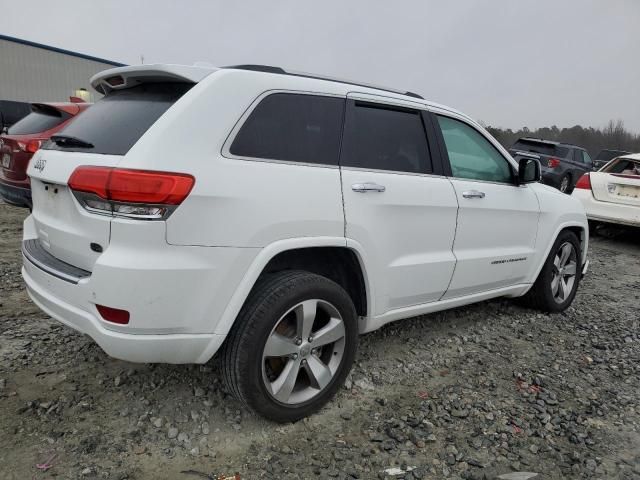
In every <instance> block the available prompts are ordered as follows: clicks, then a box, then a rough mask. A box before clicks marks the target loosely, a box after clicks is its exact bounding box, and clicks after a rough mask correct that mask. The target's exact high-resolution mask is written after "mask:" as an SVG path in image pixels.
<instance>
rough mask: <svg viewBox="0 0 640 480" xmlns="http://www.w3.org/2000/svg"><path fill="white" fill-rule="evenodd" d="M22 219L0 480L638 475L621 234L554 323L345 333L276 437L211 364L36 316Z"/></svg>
mask: <svg viewBox="0 0 640 480" xmlns="http://www.w3.org/2000/svg"><path fill="white" fill-rule="evenodd" d="M25 215H26V211H24V210H21V209H17V208H13V207H9V206H7V205H3V204H0V477H1V478H2V479H26V478H36V479H41V478H42V479H44V478H86V479H89V478H107V479H125V478H126V479H145V478H154V479H156V478H172V479H181V478H184V479H187V480H188V479H189V478H194V479H195V478H211V479H213V478H217V477H218V476H219V475H232V474H234V473H235V472H238V473H239V474H240V476H241V478H243V479H245V478H248V479H253V478H271V479H307V478H322V479H324V478H338V479H340V478H342V479H350V478H360V479H369V478H373V479H376V478H395V479H401V478H404V479H413V478H464V479H483V478H486V479H493V478H500V477H498V476H499V475H503V474H506V473H509V472H525V471H526V472H535V473H538V476H537V477H536V478H539V479H554V478H606V479H609V478H624V479H632V478H633V479H640V430H639V428H640V395H639V392H640V388H639V383H638V382H639V380H640V378H639V377H640V367H639V360H640V330H639V329H638V324H639V322H640V308H639V305H640V303H639V298H640V241H639V240H640V234H639V232H637V231H629V232H626V233H623V234H620V235H617V236H614V237H612V238H609V237H606V236H596V237H595V238H594V239H593V243H592V245H591V251H590V258H591V273H590V274H589V275H588V276H587V277H586V278H585V280H584V281H583V283H582V285H581V288H580V290H579V292H578V296H577V298H576V301H575V302H574V305H573V307H571V308H570V309H568V310H567V311H566V312H565V313H563V314H559V315H546V314H541V313H538V312H536V311H532V310H528V309H525V308H522V307H520V306H518V305H517V304H516V303H514V302H512V301H507V300H497V301H491V302H485V303H482V304H478V305H474V306H470V307H465V308H459V309H456V310H452V311H449V312H446V313H439V314H433V315H428V316H424V317H419V318H415V319H411V320H406V321H403V322H398V323H395V324H391V325H389V326H387V327H385V328H383V329H381V330H380V331H377V332H374V333H372V334H369V335H366V336H364V337H362V339H361V349H360V353H359V359H358V361H357V363H356V366H355V368H354V371H353V374H352V376H351V377H350V379H349V380H348V382H347V385H346V388H345V389H343V390H342V391H341V392H340V393H339V394H338V396H337V397H336V399H335V400H334V401H333V402H331V403H330V404H329V405H328V406H327V407H326V408H324V409H323V410H322V411H321V412H320V413H318V414H316V415H314V416H313V417H311V418H309V419H306V420H304V421H301V422H298V423H296V424H292V425H285V426H281V425H275V424H272V423H269V422H267V421H264V420H262V419H260V418H257V417H255V416H253V415H251V414H248V413H247V412H246V411H244V410H242V409H241V408H240V407H239V406H238V404H237V403H236V402H235V401H234V400H233V398H232V397H230V396H229V395H227V393H226V392H225V391H224V389H223V387H222V386H221V382H220V377H219V374H218V369H217V368H216V365H215V362H212V363H211V364H209V365H205V366H168V365H139V364H129V363H126V362H121V361H118V360H114V359H111V358H109V357H107V356H106V355H105V354H104V353H103V352H102V351H101V350H100V349H99V348H98V347H97V346H96V345H95V344H93V343H92V341H91V339H89V338H87V337H84V336H81V335H79V334H77V333H75V332H74V331H72V330H70V329H68V328H66V327H63V326H62V325H60V324H59V323H57V322H55V321H53V320H51V319H50V318H48V317H47V316H46V315H44V314H43V313H41V312H40V311H39V310H38V309H37V308H36V307H35V306H34V305H33V304H32V303H31V302H30V301H29V299H28V297H27V295H26V293H25V290H24V287H23V284H22V280H21V278H20V263H21V259H20V253H19V245H20V234H21V221H22V219H23V218H24V216H25ZM603 233H611V232H603ZM614 233H615V232H614ZM52 457H53V459H51V458H52ZM49 459H51V460H49ZM47 460H49V462H48V464H47ZM38 464H39V465H40V467H41V468H40V469H39V468H38V467H37V465H38ZM43 464H45V465H43ZM49 465H52V466H51V468H49V469H46V467H47V466H49ZM504 478H509V477H504ZM514 478H516V477H514ZM517 478H529V477H527V476H526V475H523V476H521V477H517Z"/></svg>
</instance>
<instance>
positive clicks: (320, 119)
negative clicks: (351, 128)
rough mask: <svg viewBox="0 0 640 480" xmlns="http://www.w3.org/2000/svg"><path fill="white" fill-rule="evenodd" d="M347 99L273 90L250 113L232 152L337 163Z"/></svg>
mask: <svg viewBox="0 0 640 480" xmlns="http://www.w3.org/2000/svg"><path fill="white" fill-rule="evenodd" d="M343 110H344V99H340V98H333V97H322V96H316V95H303V94H292V93H274V94H273V95H269V96H268V97H266V98H264V99H263V100H262V101H261V102H260V104H259V105H258V106H257V107H256V108H255V109H254V110H253V112H251V114H250V115H249V118H248V119H247V120H246V122H245V123H244V125H242V128H240V131H239V132H238V134H237V135H236V138H235V139H234V141H233V144H232V145H231V148H230V149H229V151H230V152H231V153H232V154H233V155H238V156H240V157H252V158H265V159H273V160H287V161H293V162H303V163H318V164H328V165H337V164H338V153H339V151H340V131H341V129H342V116H343Z"/></svg>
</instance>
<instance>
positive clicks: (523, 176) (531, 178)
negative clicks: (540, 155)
mask: <svg viewBox="0 0 640 480" xmlns="http://www.w3.org/2000/svg"><path fill="white" fill-rule="evenodd" d="M541 175H542V168H541V167H540V161H539V160H537V159H535V158H521V159H520V161H519V162H518V184H519V185H524V184H525V183H536V182H539V181H540V178H541Z"/></svg>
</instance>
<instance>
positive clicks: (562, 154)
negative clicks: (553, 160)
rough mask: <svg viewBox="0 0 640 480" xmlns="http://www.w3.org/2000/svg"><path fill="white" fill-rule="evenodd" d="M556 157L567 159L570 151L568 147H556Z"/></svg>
mask: <svg viewBox="0 0 640 480" xmlns="http://www.w3.org/2000/svg"><path fill="white" fill-rule="evenodd" d="M555 155H556V157H558V158H567V156H568V155H569V149H568V148H567V147H561V146H556V148H555Z"/></svg>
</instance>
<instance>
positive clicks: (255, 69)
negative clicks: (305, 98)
mask: <svg viewBox="0 0 640 480" xmlns="http://www.w3.org/2000/svg"><path fill="white" fill-rule="evenodd" d="M221 68H233V69H235V70H249V71H252V72H266V73H279V74H281V75H286V73H287V72H286V71H285V70H284V68H280V67H272V66H270V65H252V64H247V65H229V66H227V67H221Z"/></svg>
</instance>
